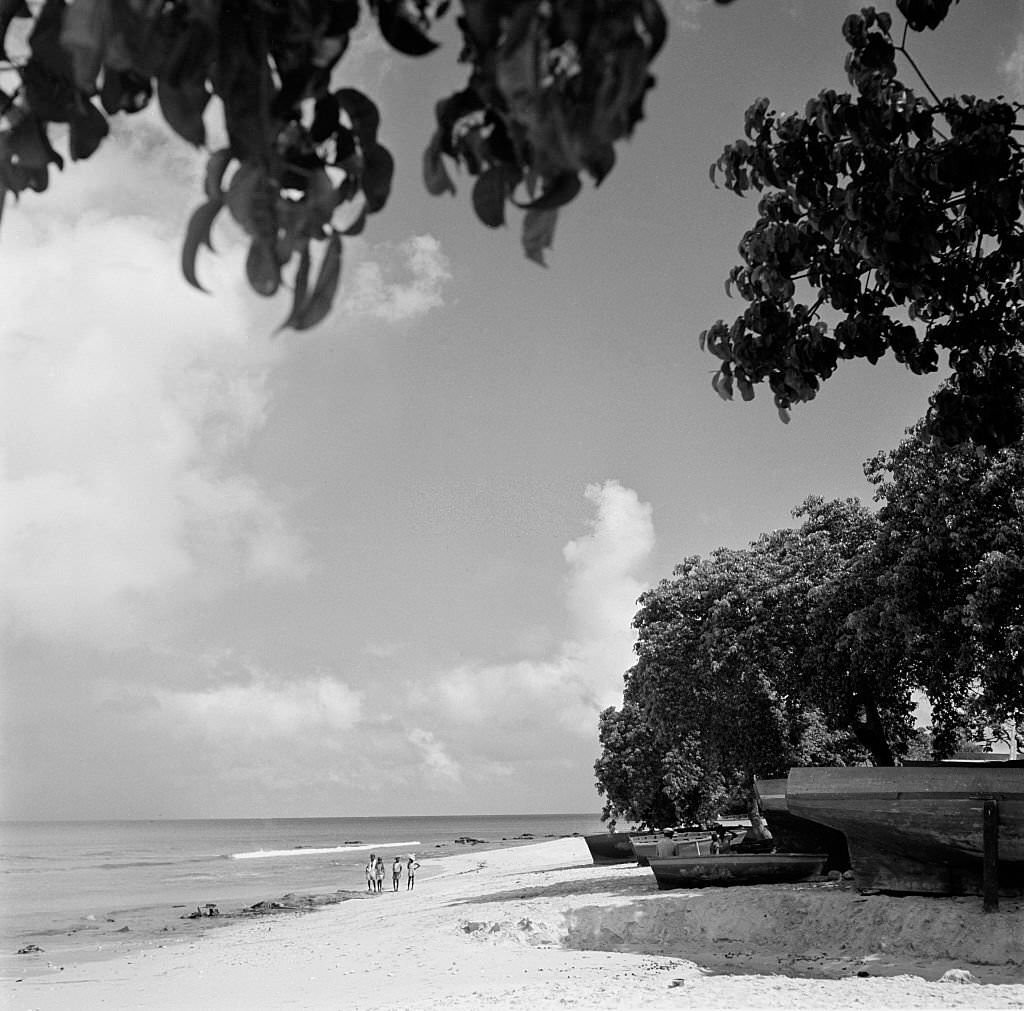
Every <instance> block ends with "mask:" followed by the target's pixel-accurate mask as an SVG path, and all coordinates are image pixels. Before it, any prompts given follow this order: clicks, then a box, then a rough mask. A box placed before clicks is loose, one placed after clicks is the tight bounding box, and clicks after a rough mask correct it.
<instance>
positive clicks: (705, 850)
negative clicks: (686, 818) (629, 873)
mask: <svg viewBox="0 0 1024 1011" xmlns="http://www.w3.org/2000/svg"><path fill="white" fill-rule="evenodd" d="M660 838H662V837H661V836H660V835H658V834H657V833H651V834H648V835H638V836H633V837H632V838H631V839H630V840H629V842H630V845H631V846H632V847H633V852H634V853H635V854H636V862H637V864H638V865H639V866H640V867H646V866H647V862H648V860H650V858H651V857H656V856H657V855H658V840H659V839H660ZM672 843H673V852H672V856H676V857H689V856H693V857H696V856H702V855H704V856H706V855H707V854H709V853H710V852H711V833H710V832H706V831H703V830H701V831H699V832H697V831H694V832H685V831H684V832H676V833H675V834H674V835H673V836H672Z"/></svg>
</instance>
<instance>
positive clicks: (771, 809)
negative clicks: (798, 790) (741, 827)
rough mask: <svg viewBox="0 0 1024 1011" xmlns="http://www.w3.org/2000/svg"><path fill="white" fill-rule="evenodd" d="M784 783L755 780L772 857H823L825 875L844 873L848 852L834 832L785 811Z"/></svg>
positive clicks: (824, 826)
mask: <svg viewBox="0 0 1024 1011" xmlns="http://www.w3.org/2000/svg"><path fill="white" fill-rule="evenodd" d="M787 788H788V784H787V780H785V779H756V780H754V791H755V793H756V794H757V802H758V806H759V807H760V808H761V810H762V811H763V812H764V817H765V821H766V822H767V823H768V828H769V830H770V831H771V834H772V840H773V842H774V843H775V851H776V853H826V854H828V861H827V862H826V863H825V870H826V871H848V870H849V869H850V849H849V846H847V843H846V836H845V835H843V833H842V832H840V831H839V830H838V829H834V828H829V827H828V826H827V825H821V824H819V823H817V822H813V821H809V820H808V819H807V818H801V817H799V816H798V815H795V814H793V812H792V811H790V810H789V804H788V802H787Z"/></svg>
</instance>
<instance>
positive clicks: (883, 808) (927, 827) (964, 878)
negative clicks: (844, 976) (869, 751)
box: [786, 762, 1024, 895]
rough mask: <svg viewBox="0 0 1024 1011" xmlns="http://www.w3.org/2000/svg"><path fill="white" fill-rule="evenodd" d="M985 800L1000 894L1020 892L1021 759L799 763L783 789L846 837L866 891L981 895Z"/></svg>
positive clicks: (799, 809) (1023, 847) (793, 803)
mask: <svg viewBox="0 0 1024 1011" xmlns="http://www.w3.org/2000/svg"><path fill="white" fill-rule="evenodd" d="M986 802H990V810H992V806H993V805H994V807H995V813H996V815H997V818H998V824H997V829H996V831H997V839H996V842H997V855H998V858H997V861H996V872H997V876H998V884H999V890H1000V892H1002V893H1003V894H1006V895H1017V894H1021V893H1022V892H1024V762H1017V763H1011V762H999V763H992V764H991V765H981V764H980V763H971V764H970V765H945V764H939V765H931V766H900V767H898V768H863V767H857V768H835V769H833V768H828V769H817V768H798V769H792V770H790V773H789V780H788V782H787V785H786V804H787V807H788V809H789V811H790V813H792V814H795V815H797V816H799V817H801V818H806V819H808V820H810V821H815V822H819V823H820V824H822V825H828V826H830V827H831V828H834V829H838V830H839V831H841V832H842V833H843V834H844V835H845V836H846V839H847V842H848V843H849V847H850V860H851V865H852V869H853V873H854V880H855V882H856V884H857V887H858V888H860V889H862V890H864V891H884V892H898V893H914V894H932V895H964V894H974V895H981V894H983V884H984V881H983V878H984V872H983V858H984V810H985V806H986ZM990 831H991V829H990Z"/></svg>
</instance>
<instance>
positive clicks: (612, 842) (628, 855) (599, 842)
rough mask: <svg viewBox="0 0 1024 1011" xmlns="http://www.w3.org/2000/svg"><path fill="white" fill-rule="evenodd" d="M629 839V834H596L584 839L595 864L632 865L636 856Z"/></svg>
mask: <svg viewBox="0 0 1024 1011" xmlns="http://www.w3.org/2000/svg"><path fill="white" fill-rule="evenodd" d="M629 837H630V833H629V832H596V833H595V834H594V835H585V836H584V837H583V839H584V841H585V842H586V844H587V849H589V850H590V856H591V859H592V860H593V861H594V863H595V864H631V863H634V862H635V861H636V854H635V853H634V852H633V847H632V846H631V845H630V844H629Z"/></svg>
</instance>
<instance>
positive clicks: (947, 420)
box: [701, 0, 1024, 448]
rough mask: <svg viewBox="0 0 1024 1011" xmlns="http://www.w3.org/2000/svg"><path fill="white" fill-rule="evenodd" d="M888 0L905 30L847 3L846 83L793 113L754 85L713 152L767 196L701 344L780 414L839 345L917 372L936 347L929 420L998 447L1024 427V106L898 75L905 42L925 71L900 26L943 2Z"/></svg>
mask: <svg viewBox="0 0 1024 1011" xmlns="http://www.w3.org/2000/svg"><path fill="white" fill-rule="evenodd" d="M897 6H898V7H899V8H900V11H901V12H902V13H903V14H904V16H905V18H906V25H905V26H904V28H903V30H902V32H901V31H898V30H896V28H895V27H894V25H893V20H892V17H891V16H890V15H889V14H887V13H885V12H876V11H875V9H874V8H872V7H865V8H863V9H862V10H861V11H860V13H856V14H850V15H849V16H848V17H847V18H846V20H845V22H844V24H843V36H844V38H845V40H846V42H847V44H848V46H849V50H850V51H849V53H848V55H847V58H846V70H847V74H848V77H849V80H850V83H851V84H852V85H853V88H854V93H853V94H845V93H837V92H836V91H833V90H831V89H830V90H826V91H822V92H821V93H819V94H818V95H817V96H816V97H814V98H812V99H810V100H809V101H808V103H807V105H806V108H805V109H804V110H803V112H802V113H791V114H788V115H783V114H780V113H778V112H776V111H775V110H773V109H772V108H771V105H770V102H769V100H768V99H767V98H762V99H759V100H758V101H757V102H755V103H754V104H753V105H752V106H751V107H750V109H749V110H748V111H747V115H746V123H745V134H746V136H745V138H744V139H741V140H738V141H736V142H735V143H734V144H730V145H728V146H727V147H726V148H725V150H724V151H723V153H722V154H721V156H720V157H719V158H718V160H717V161H716V162H715V163H714V165H713V166H712V170H711V174H712V179H713V180H718V179H720V180H721V182H722V184H723V185H724V186H725V187H727V188H728V189H730V190H732V191H733V192H734V193H737V194H739V195H743V194H746V193H748V192H750V191H751V190H754V191H757V192H759V193H761V194H762V196H761V199H760V201H759V203H758V217H757V221H756V222H755V224H754V226H753V227H752V228H751V229H750V230H749V231H748V232H747V233H746V234H745V235H744V236H743V238H742V239H741V241H740V244H739V252H740V256H741V258H742V262H741V263H740V264H739V265H738V266H736V267H734V268H733V269H732V271H731V272H730V274H729V279H728V282H727V284H726V288H727V290H735V291H736V293H737V294H738V295H739V296H740V297H741V298H743V300H744V301H745V302H747V303H748V307H747V308H746V310H745V311H744V312H743V313H742V315H740V316H738V317H737V318H736V319H735V320H734V321H733V322H732V323H726V322H724V321H721V320H719V321H718V322H716V323H715V324H714V325H712V326H711V327H710V328H708V329H707V330H705V331H704V332H703V333H702V334H701V345H702V347H704V348H706V349H707V350H708V351H710V352H711V353H712V354H713V355H715V356H716V357H718V358H719V359H720V360H721V365H720V366H719V368H718V371H717V373H716V374H715V377H714V383H713V385H714V388H715V389H716V391H717V392H718V393H719V394H720V395H721V396H722V397H725V398H727V399H729V398H732V396H733V395H734V392H736V391H738V392H739V394H740V396H741V397H742V398H743V399H744V400H749V399H751V398H752V397H753V396H754V387H755V385H756V384H758V383H761V382H767V383H768V385H769V387H770V388H771V391H772V393H773V394H774V397H775V403H776V405H777V407H778V409H779V412H780V414H781V415H782V417H783V420H787V418H788V412H789V410H790V408H791V407H792V406H793V405H794V404H797V403H801V402H805V401H808V400H811V399H813V398H814V396H815V395H816V394H817V392H818V389H819V387H820V384H821V382H822V381H824V380H826V379H828V377H829V376H831V375H832V373H833V372H834V371H835V370H836V368H837V366H838V363H839V362H840V361H841V360H843V359H853V358H860V359H866V360H867V361H869V362H871V363H872V364H874V363H876V362H877V361H878V360H879V359H880V358H881V357H882V356H883V355H884V354H886V353H887V352H888V351H891V352H892V353H893V355H894V356H895V357H896V359H897V361H900V362H902V363H904V364H905V365H906V366H907V367H908V368H909V369H911V370H912V371H913V372H916V373H919V374H923V373H930V372H934V371H936V370H937V368H938V367H939V363H940V360H941V359H943V358H945V360H946V361H948V363H949V366H950V368H951V369H952V376H951V378H950V380H949V382H948V383H946V384H945V385H944V386H943V387H942V388H941V389H940V390H939V391H938V392H937V393H936V394H935V395H934V396H933V398H932V402H931V410H930V414H929V418H928V427H929V431H930V432H931V433H932V434H933V435H936V436H938V437H939V438H941V439H942V440H943V441H944V442H946V443H948V444H959V443H963V442H965V441H967V440H974V441H976V442H977V443H979V444H980V445H982V446H985V447H987V448H998V447H1001V446H1006V445H1009V444H1011V443H1013V442H1015V441H1016V440H1017V439H1019V437H1020V435H1021V431H1022V428H1021V415H1020V412H1019V411H1017V410H1016V409H1015V407H1016V397H1017V394H1018V392H1019V391H1020V390H1021V389H1022V388H1024V346H1022V343H1021V333H1022V324H1024V298H1022V296H1024V272H1022V267H1021V261H1022V257H1024V234H1022V230H1021V225H1020V217H1021V195H1022V187H1024V149H1022V147H1021V143H1020V141H1019V140H1018V133H1017V132H1016V131H1019V130H1020V126H1018V117H1019V114H1020V111H1021V106H1020V104H1019V103H1014V102H1009V101H1007V100H1005V99H1003V98H1001V97H1000V98H994V99H983V98H977V97H975V96H973V95H961V96H958V97H955V98H939V97H938V96H937V95H936V94H935V93H934V92H933V91H932V89H931V88H930V86H929V85H928V83H927V81H924V79H923V78H922V83H923V87H924V93H923V94H918V93H915V92H914V91H913V90H911V88H909V87H908V86H907V85H906V84H904V83H903V82H901V81H900V80H899V79H898V78H897V76H896V75H897V63H898V62H900V59H901V58H902V61H903V63H904V65H905V66H907V68H908V69H909V70H911V71H913V72H917V71H918V67H917V65H916V64H915V63H914V61H913V59H912V57H911V55H910V53H909V51H908V50H907V48H906V36H907V28H910V29H912V30H914V31H921V30H923V29H925V28H936V27H937V26H938V25H939V23H940V22H941V21H942V20H943V18H944V17H945V16H946V14H947V12H948V9H949V6H950V4H949V2H948V0H899V2H898V4H897ZM827 310H831V312H829V313H828V318H827V319H826V318H824V317H825V313H826V311H827ZM836 316H838V319H836ZM832 320H835V321H834V322H831V321H832Z"/></svg>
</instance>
